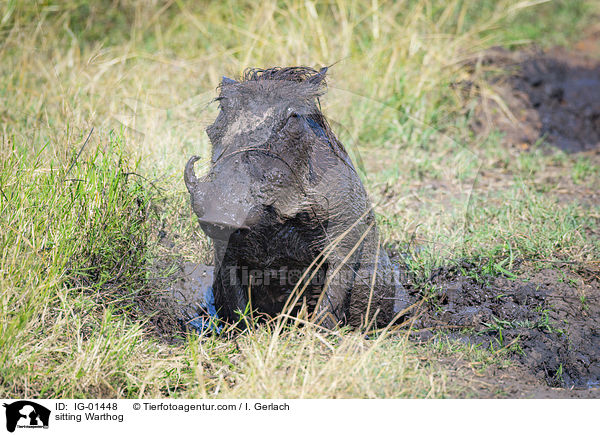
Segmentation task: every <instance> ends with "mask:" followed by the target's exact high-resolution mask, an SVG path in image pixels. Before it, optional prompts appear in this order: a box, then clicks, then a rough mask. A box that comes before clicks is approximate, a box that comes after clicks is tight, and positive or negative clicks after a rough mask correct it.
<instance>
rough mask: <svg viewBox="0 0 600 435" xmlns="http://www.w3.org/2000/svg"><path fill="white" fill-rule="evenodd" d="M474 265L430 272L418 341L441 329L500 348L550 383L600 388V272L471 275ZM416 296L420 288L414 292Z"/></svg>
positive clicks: (417, 327)
mask: <svg viewBox="0 0 600 435" xmlns="http://www.w3.org/2000/svg"><path fill="white" fill-rule="evenodd" d="M470 270H475V269H471V268H470V267H469V266H467V267H466V268H465V267H463V266H459V267H454V268H444V269H440V270H438V271H437V272H436V274H435V275H434V276H433V277H432V284H434V285H435V290H434V292H433V294H432V295H431V296H430V297H428V298H427V302H426V303H424V304H423V305H421V307H420V310H419V313H417V318H416V320H415V323H414V328H415V330H416V332H415V333H414V335H413V336H414V338H415V339H416V340H420V341H423V340H429V339H432V338H434V337H435V332H436V331H446V332H447V336H448V337H450V338H452V339H456V340H460V341H464V342H466V343H470V344H476V345H481V346H484V347H485V348H487V349H490V350H493V351H502V352H504V353H505V354H506V355H508V356H509V358H511V359H512V360H514V361H516V362H517V363H518V364H519V366H521V367H522V368H523V369H525V370H526V371H527V372H528V373H530V374H531V375H532V376H533V377H534V378H536V379H539V380H543V381H545V383H546V384H547V385H548V386H550V387H563V388H564V387H566V388H572V387H575V388H595V387H599V386H600V323H599V322H598V318H599V316H600V273H599V272H598V271H589V270H585V271H581V273H578V274H575V273H573V272H572V271H569V270H562V269H561V270H556V269H545V270H539V271H534V272H531V273H529V274H524V275H522V276H520V277H519V278H517V279H508V278H505V277H494V278H487V279H481V277H477V276H473V275H471V276H469V275H470ZM411 291H412V293H413V296H414V297H415V299H417V297H418V295H419V294H420V293H419V292H417V291H416V290H411Z"/></svg>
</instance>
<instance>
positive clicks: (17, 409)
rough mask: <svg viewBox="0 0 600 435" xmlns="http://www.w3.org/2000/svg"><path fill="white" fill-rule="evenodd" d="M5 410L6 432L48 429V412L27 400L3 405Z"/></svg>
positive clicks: (46, 409)
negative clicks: (16, 429)
mask: <svg viewBox="0 0 600 435" xmlns="http://www.w3.org/2000/svg"><path fill="white" fill-rule="evenodd" d="M3 406H4V407H5V408H6V430H8V431H9V432H14V431H15V428H19V429H21V428H26V429H36V428H41V429H48V422H49V421H50V410H49V409H48V408H45V407H43V406H42V405H38V404H37V403H35V402H31V401H29V400H19V401H17V402H13V403H9V404H6V403H5V404H3Z"/></svg>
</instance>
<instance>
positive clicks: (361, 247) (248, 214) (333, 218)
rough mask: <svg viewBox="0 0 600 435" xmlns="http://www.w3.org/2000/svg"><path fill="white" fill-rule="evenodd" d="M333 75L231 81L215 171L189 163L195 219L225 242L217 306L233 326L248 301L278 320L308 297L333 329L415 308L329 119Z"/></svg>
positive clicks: (216, 135) (250, 73)
mask: <svg viewBox="0 0 600 435" xmlns="http://www.w3.org/2000/svg"><path fill="white" fill-rule="evenodd" d="M326 72H327V68H322V69H321V70H320V71H316V70H314V69H311V68H307V67H286V68H271V69H250V70H247V71H246V72H245V73H244V76H243V78H242V79H241V80H240V81H239V82H238V81H235V80H232V79H228V78H225V77H224V78H223V81H222V83H221V84H220V86H219V91H220V92H219V96H218V98H217V100H218V101H219V104H220V112H219V115H218V116H217V118H216V120H215V121H214V123H213V124H212V125H210V126H209V127H208V128H207V130H206V131H207V133H208V136H209V138H210V141H211V144H212V160H211V165H210V170H209V173H208V175H207V176H206V177H205V178H203V179H201V180H200V179H198V178H197V177H196V175H195V173H194V163H195V162H196V161H197V160H198V157H196V156H194V157H192V158H191V159H190V160H189V161H188V163H187V165H186V167H185V172H184V178H185V184H186V186H187V189H188V191H189V193H190V195H191V204H192V208H193V211H194V212H195V214H196V215H197V216H198V220H199V222H200V226H201V228H202V230H203V231H204V232H205V233H206V234H207V235H208V236H209V237H210V238H211V239H212V240H213V242H214V254H215V255H214V258H215V273H214V283H213V290H214V297H215V306H216V308H217V311H218V314H219V315H220V316H221V317H222V318H224V319H226V320H229V321H233V320H235V319H236V318H237V317H238V315H237V314H236V311H238V310H239V311H244V310H245V309H246V308H247V307H248V304H249V303H250V306H251V307H252V309H254V310H257V311H260V312H262V313H266V314H268V315H276V314H278V313H280V312H281V311H282V310H283V309H284V308H285V307H286V303H287V304H288V305H287V306H288V307H289V306H293V305H294V304H293V303H292V302H291V300H290V301H288V298H290V295H292V294H293V297H292V299H293V298H294V297H295V296H296V295H297V294H298V293H300V292H301V294H300V297H299V298H296V299H294V302H296V305H300V304H302V303H305V304H306V307H307V309H308V310H310V312H311V313H312V315H313V316H314V317H313V319H314V320H315V321H318V322H321V324H323V325H325V326H327V327H332V326H334V325H336V324H339V323H345V324H350V325H352V326H360V325H361V324H364V322H365V321H368V320H370V319H376V324H378V325H383V324H386V323H389V322H390V320H391V319H392V318H393V316H394V314H395V313H396V312H398V311H399V310H400V309H402V308H404V307H405V306H406V299H405V297H404V292H403V291H402V288H401V286H400V284H399V282H398V279H397V276H396V274H395V273H394V270H393V267H392V264H391V262H390V260H389V258H388V256H387V254H386V252H385V251H384V250H383V249H380V246H379V236H378V232H377V227H376V223H375V216H374V213H373V211H372V209H371V204H370V201H369V199H368V197H367V193H366V191H365V188H364V186H363V184H362V182H361V180H360V178H359V176H358V174H357V172H356V170H355V168H354V166H353V164H352V161H351V160H350V158H349V156H348V154H347V152H346V150H345V149H344V146H343V145H342V144H341V143H340V142H339V141H338V139H337V138H336V137H335V135H334V134H333V132H332V130H331V128H330V126H329V124H328V122H327V120H326V119H325V117H324V116H323V114H322V113H321V110H320V104H319V97H320V96H321V95H322V94H323V93H324V89H325V86H326V84H325V74H326ZM309 267H310V268H311V271H315V273H314V274H311V273H309V274H308V275H307V276H305V278H304V279H303V280H302V281H301V282H299V279H300V276H301V275H302V274H303V273H304V272H305V271H306V270H307V268H309ZM294 289H295V291H294ZM292 309H293V307H292Z"/></svg>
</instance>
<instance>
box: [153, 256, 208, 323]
mask: <svg viewBox="0 0 600 435" xmlns="http://www.w3.org/2000/svg"><path fill="white" fill-rule="evenodd" d="M213 272H214V267H213V266H207V265H204V264H197V263H183V264H182V265H181V266H180V271H179V273H178V274H177V277H176V278H175V279H174V280H173V281H172V282H171V284H170V286H169V288H168V291H167V294H166V295H165V298H166V299H168V300H170V302H171V306H172V307H173V311H174V314H175V316H176V318H177V319H178V320H179V321H180V322H181V324H182V326H184V327H189V328H190V329H191V328H193V329H195V330H196V331H198V332H200V333H202V332H205V331H207V330H210V329H211V328H212V327H213V325H214V319H216V316H217V312H216V310H215V299H214V295H213V291H212V283H213V279H214V274H213Z"/></svg>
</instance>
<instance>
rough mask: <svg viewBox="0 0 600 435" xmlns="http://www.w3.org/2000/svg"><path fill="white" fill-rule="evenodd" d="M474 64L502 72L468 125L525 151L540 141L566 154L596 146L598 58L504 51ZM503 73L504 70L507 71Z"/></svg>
mask: <svg viewBox="0 0 600 435" xmlns="http://www.w3.org/2000/svg"><path fill="white" fill-rule="evenodd" d="M480 62H481V63H482V64H483V65H485V66H486V67H488V68H497V69H500V70H502V71H503V74H502V75H501V76H499V77H495V78H494V79H492V80H491V81H490V83H489V85H490V86H491V89H492V92H491V95H488V97H487V98H482V100H481V103H480V104H479V105H478V106H477V108H476V110H475V116H474V118H473V121H472V124H471V126H472V128H473V130H474V131H475V132H476V133H479V134H487V133H489V132H490V131H491V130H492V129H497V130H500V131H501V132H503V133H504V137H503V142H504V143H505V144H506V145H508V146H512V147H518V148H523V149H527V148H528V147H530V146H532V145H534V144H536V143H537V142H539V141H543V142H545V143H546V144H548V145H551V146H554V147H556V148H559V149H561V150H563V151H565V152H568V153H574V152H582V151H589V150H593V149H597V148H598V147H599V146H600V62H599V61H598V60H595V59H593V58H592V57H589V56H588V55H587V54H584V53H577V52H572V51H568V50H567V49H562V48H556V49H552V50H547V51H545V52H542V51H531V50H524V51H518V52H510V51H508V50H505V49H494V50H490V51H488V52H487V53H486V54H485V55H484V56H483V58H482V59H480ZM507 73H508V74H507Z"/></svg>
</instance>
